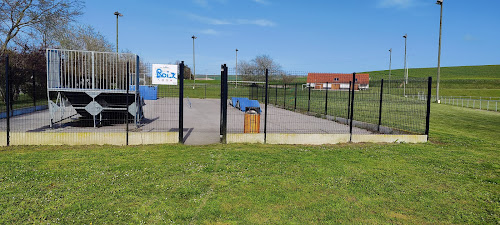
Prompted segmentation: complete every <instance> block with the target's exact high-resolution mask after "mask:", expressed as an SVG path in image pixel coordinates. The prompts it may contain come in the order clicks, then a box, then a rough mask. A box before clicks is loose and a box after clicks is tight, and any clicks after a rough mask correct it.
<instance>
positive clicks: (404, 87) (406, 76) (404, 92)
mask: <svg viewBox="0 0 500 225" xmlns="http://www.w3.org/2000/svg"><path fill="white" fill-rule="evenodd" d="M403 38H404V39H405V65H404V72H405V78H404V79H405V81H404V82H403V84H404V85H403V94H404V96H405V97H406V84H408V65H407V64H406V40H407V39H408V34H405V35H404V36H403Z"/></svg>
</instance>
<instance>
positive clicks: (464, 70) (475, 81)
mask: <svg viewBox="0 0 500 225" xmlns="http://www.w3.org/2000/svg"><path fill="white" fill-rule="evenodd" d="M363 73H369V74H370V79H371V80H380V79H385V80H388V79H389V70H383V71H369V72H363ZM408 76H409V77H420V78H427V77H432V79H433V92H432V94H433V95H435V94H436V89H435V88H436V79H437V78H436V76H437V68H410V69H408ZM403 77H404V71H403V70H402V69H398V70H392V71H391V79H394V78H396V79H402V78H403ZM306 79H307V78H306V77H299V78H297V79H296V80H297V82H302V83H305V82H306ZM439 85H440V95H441V96H482V97H500V65H486V66H457V67H442V68H441V81H440V83H439Z"/></svg>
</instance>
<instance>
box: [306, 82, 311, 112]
mask: <svg viewBox="0 0 500 225" xmlns="http://www.w3.org/2000/svg"><path fill="white" fill-rule="evenodd" d="M307 88H308V89H309V97H308V98H307V112H309V110H310V109H311V86H308V87H307Z"/></svg>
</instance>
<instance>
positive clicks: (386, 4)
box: [378, 0, 417, 9]
mask: <svg viewBox="0 0 500 225" xmlns="http://www.w3.org/2000/svg"><path fill="white" fill-rule="evenodd" d="M416 4H417V1H416V0H379V2H378V6H379V7H381V8H401V9H406V8H410V7H412V6H415V5H416Z"/></svg>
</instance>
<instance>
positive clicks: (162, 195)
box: [0, 104, 500, 224]
mask: <svg viewBox="0 0 500 225" xmlns="http://www.w3.org/2000/svg"><path fill="white" fill-rule="evenodd" d="M499 126H500V116H498V113H495V112H487V111H480V110H472V109H464V108H456V107H452V106H447V105H436V104H433V105H432V117H431V134H430V137H431V142H430V143H426V144H342V145H330V146H328V145H327V146H299V145H297V146H291V145H250V144H249V145H245V144H238V145H210V146H196V147H194V146H182V145H151V146H133V147H115V146H79V147H69V146H59V147H52V146H31V147H9V148H6V147H4V148H0V215H1V216H0V223H1V224H19V223H63V224H68V223H71V224H74V223H79V224H82V223H83V224H90V223H93V224H102V223H113V224H117V223H194V224H207V223H209V224H211V223H224V224H226V223H251V224H254V223H256V224H268V223H299V224H304V223H308V224H311V223H312V224H324V223H418V224H423V223H440V224H470V223H476V224H478V223H481V224H496V223H498V222H499V221H500V201H499V199H500V188H499V184H500V153H499V149H500V140H499V139H498V127H499Z"/></svg>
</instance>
